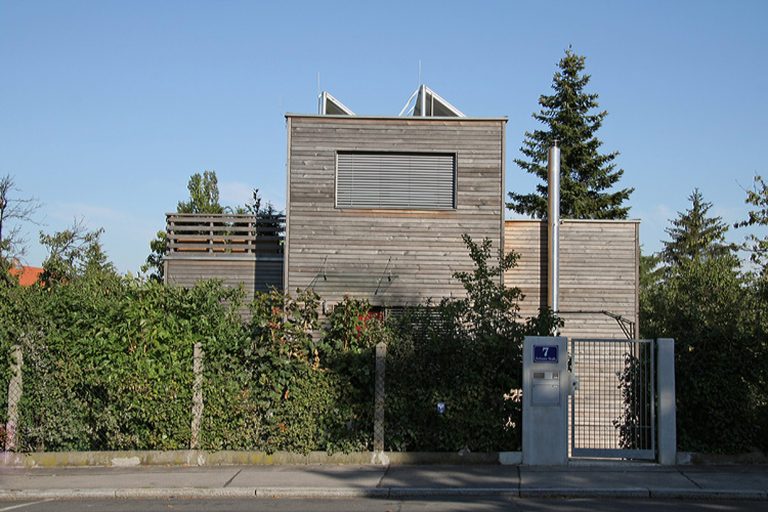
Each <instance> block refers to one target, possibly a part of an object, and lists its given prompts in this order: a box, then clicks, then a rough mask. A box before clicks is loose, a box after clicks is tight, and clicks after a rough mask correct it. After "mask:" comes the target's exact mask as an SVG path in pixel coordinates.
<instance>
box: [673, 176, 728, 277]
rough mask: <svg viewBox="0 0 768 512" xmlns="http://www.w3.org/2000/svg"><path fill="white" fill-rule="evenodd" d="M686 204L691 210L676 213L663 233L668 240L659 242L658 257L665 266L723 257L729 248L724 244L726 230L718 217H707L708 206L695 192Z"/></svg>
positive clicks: (725, 226) (710, 205)
mask: <svg viewBox="0 0 768 512" xmlns="http://www.w3.org/2000/svg"><path fill="white" fill-rule="evenodd" d="M688 200H689V201H690V202H691V207H690V208H688V209H687V210H685V211H684V212H678V214H677V218H676V219H673V220H671V221H670V223H671V224H672V225H671V226H670V227H668V228H667V229H665V231H666V232H667V234H668V235H669V240H668V241H665V242H663V244H664V249H663V250H662V251H661V257H662V259H663V260H664V262H665V263H666V264H667V265H680V264H683V263H686V262H691V261H699V260H703V259H705V258H712V257H720V256H727V255H730V254H732V252H733V248H732V247H731V246H730V245H728V244H726V242H725V233H726V232H727V231H728V226H727V225H726V224H725V223H724V222H723V220H722V219H721V218H720V217H710V216H708V213H709V210H710V208H712V203H709V202H707V201H704V198H703V197H702V195H701V192H699V189H694V190H693V192H692V193H691V195H690V196H688Z"/></svg>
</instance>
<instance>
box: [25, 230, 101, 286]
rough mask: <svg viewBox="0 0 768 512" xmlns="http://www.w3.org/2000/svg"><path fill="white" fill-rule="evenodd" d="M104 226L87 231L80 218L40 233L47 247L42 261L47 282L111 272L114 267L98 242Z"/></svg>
mask: <svg viewBox="0 0 768 512" xmlns="http://www.w3.org/2000/svg"><path fill="white" fill-rule="evenodd" d="M103 233H104V230H103V229H97V230H95V231H87V230H86V229H85V228H84V226H83V224H82V223H81V222H77V221H76V222H75V223H74V225H73V226H72V227H71V228H69V229H65V230H64V231H59V232H56V233H54V234H52V235H46V234H45V233H40V244H41V245H43V246H45V247H46V248H47V249H48V256H47V257H46V259H45V261H44V262H43V269H44V272H43V275H42V281H43V283H45V284H46V286H53V285H55V284H58V283H62V282H68V281H72V280H74V279H77V278H78V277H82V276H85V275H94V274H100V275H104V274H114V273H115V267H114V265H112V263H110V262H109V260H108V259H107V255H106V253H105V252H104V249H103V248H102V246H101V240H100V239H101V235H102V234H103Z"/></svg>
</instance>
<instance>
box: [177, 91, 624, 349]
mask: <svg viewBox="0 0 768 512" xmlns="http://www.w3.org/2000/svg"><path fill="white" fill-rule="evenodd" d="M319 100H320V104H319V108H318V114H313V115H309V114H287V115H286V127H287V162H286V180H287V195H286V197H287V204H286V216H285V235H284V240H283V242H282V244H281V243H279V242H278V238H279V236H278V235H279V233H278V232H277V231H271V232H269V233H261V235H260V231H259V230H260V229H263V228H260V227H259V226H258V222H257V220H256V219H253V218H250V220H249V219H248V218H234V217H233V216H228V217H227V218H224V217H222V216H218V217H215V218H214V217H213V216H210V215H209V216H203V217H204V218H203V217H200V218H194V217H191V216H182V215H180V214H169V215H168V232H169V238H170V244H169V252H168V254H167V257H166V280H167V282H169V283H176V284H180V285H189V284H191V283H193V282H194V281H195V280H197V279H200V278H203V277H219V278H222V279H224V281H225V282H227V283H230V284H233V285H234V284H238V283H244V284H245V286H246V288H247V289H248V290H249V291H250V292H251V293H252V292H253V291H254V290H259V289H265V288H267V287H268V286H276V287H282V288H284V289H286V290H288V291H290V292H295V291H296V290H297V289H298V290H303V289H307V288H312V289H314V290H315V291H316V292H317V293H318V294H319V295H320V297H321V300H322V301H323V302H322V303H323V312H325V313H327V312H328V311H329V309H330V308H332V307H333V305H334V304H335V303H337V302H338V301H340V300H342V299H343V297H344V296H351V297H356V298H360V299H366V300H368V301H369V302H370V303H371V304H372V305H373V306H374V307H375V308H376V309H378V310H382V311H386V310H389V309H398V308H402V307H403V306H406V305H409V304H417V303H421V302H423V301H425V300H426V299H430V298H431V299H435V300H439V299H441V298H443V297H460V296H462V295H463V294H464V290H463V287H462V286H461V284H460V283H459V282H458V281H457V280H455V279H453V277H452V276H453V274H454V273H455V272H458V271H469V270H471V269H472V268H473V264H472V261H471V259H470V258H469V255H468V251H467V248H466V246H465V244H464V242H463V241H462V235H463V234H465V233H466V234H469V235H470V236H471V237H472V238H473V239H474V240H476V241H479V240H481V239H483V238H488V239H490V240H491V241H492V243H493V246H494V247H497V248H498V247H504V249H505V250H506V251H511V250H514V251H516V252H518V253H519V254H520V256H521V257H520V259H519V266H518V267H517V268H514V269H512V270H511V271H509V272H507V273H506V275H505V276H503V279H504V282H505V283H506V284H508V285H510V286H520V287H521V288H522V290H523V292H524V293H525V294H526V299H525V300H524V301H523V303H522V304H521V306H522V310H521V313H522V314H523V315H524V316H530V315H535V314H536V313H537V311H538V309H539V308H540V307H542V306H545V305H546V304H547V299H548V297H547V287H548V278H547V225H546V223H545V222H542V221H538V220H522V221H518V220H512V221H505V190H506V187H505V148H506V140H505V131H506V124H507V119H506V118H504V117H496V118H476V117H467V116H465V115H464V114H463V113H462V112H461V111H460V110H459V109H457V108H456V107H454V106H453V105H451V104H450V103H449V102H448V101H446V100H445V99H444V98H442V97H440V96H439V95H438V94H437V93H435V92H434V91H432V90H431V89H430V88H428V87H426V86H423V85H422V86H420V87H419V88H418V89H417V91H416V92H414V94H413V95H412V96H411V98H410V99H409V102H408V104H407V105H406V108H404V109H403V112H401V115H398V116H359V115H355V114H354V112H352V110H350V109H349V108H348V107H346V106H345V105H344V104H343V103H341V102H340V101H339V100H337V99H336V98H334V97H333V96H331V95H330V94H328V93H322V94H321V95H320V98H319ZM409 106H410V109H409V108H408V107H409ZM262 221H264V220H263V219H262ZM560 231H561V235H560V240H561V249H560V269H561V270H560V283H561V284H560V294H559V298H560V313H561V315H562V316H563V317H564V318H565V320H566V326H565V329H564V330H563V334H565V335H573V336H600V337H617V338H621V337H625V336H627V337H632V336H634V333H635V332H636V330H637V318H638V288H639V271H638V259H639V249H638V247H639V245H638V223H637V222H636V221H569V220H566V221H563V222H562V223H561V230H560ZM260 236H261V238H260ZM264 236H266V238H265V237H264ZM278 273H280V276H279V277H278V276H277V274H278Z"/></svg>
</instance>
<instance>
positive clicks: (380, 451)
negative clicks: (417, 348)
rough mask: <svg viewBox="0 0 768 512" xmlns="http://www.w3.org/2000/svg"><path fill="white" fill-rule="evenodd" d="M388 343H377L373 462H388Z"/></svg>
mask: <svg viewBox="0 0 768 512" xmlns="http://www.w3.org/2000/svg"><path fill="white" fill-rule="evenodd" d="M386 363H387V344H386V343H384V342H381V343H378V344H377V345H376V385H375V391H374V393H375V396H374V405H373V461H372V462H373V463H374V464H387V463H388V462H389V461H388V459H387V457H386V455H384V376H385V373H386V368H387V364H386Z"/></svg>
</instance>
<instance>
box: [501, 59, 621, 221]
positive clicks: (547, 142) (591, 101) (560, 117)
mask: <svg viewBox="0 0 768 512" xmlns="http://www.w3.org/2000/svg"><path fill="white" fill-rule="evenodd" d="M584 60H585V58H584V57H583V56H580V55H576V54H575V53H573V51H571V49H570V48H568V50H566V52H565V57H563V58H562V59H561V60H560V63H559V70H558V71H557V72H556V73H555V76H554V79H553V83H552V88H553V89H554V94H552V95H551V96H541V97H540V98H539V104H540V105H541V107H542V109H541V111H540V112H539V113H538V114H533V118H534V119H536V120H537V121H540V122H541V123H542V124H544V125H545V128H543V129H541V130H535V131H534V132H533V133H531V132H526V133H525V140H524V141H523V147H521V148H520V151H521V152H522V153H523V155H524V156H525V158H526V159H516V160H515V163H516V164H517V165H518V166H519V167H520V168H522V169H523V170H524V171H526V172H529V173H531V174H535V175H536V176H538V177H539V178H541V180H542V181H543V183H541V184H539V185H537V186H536V192H534V193H531V194H517V193H515V192H510V194H509V199H510V202H509V203H507V208H509V209H511V210H514V211H516V212H518V213H522V214H527V215H532V216H533V217H536V218H545V217H546V215H547V152H548V150H549V147H550V146H551V145H552V144H553V143H554V142H555V140H557V142H558V145H559V146H560V150H561V153H560V213H561V215H562V217H563V218H573V219H625V218H626V217H627V214H628V212H629V207H626V206H622V204H623V203H624V201H626V200H627V199H628V198H629V195H630V194H631V193H632V191H633V190H634V189H632V188H624V189H620V190H617V191H613V192H612V191H610V189H611V188H612V187H613V186H614V185H615V184H616V183H617V182H618V181H619V179H620V178H621V176H622V174H623V173H624V171H623V170H622V169H616V164H615V163H614V160H615V159H616V156H617V155H618V154H619V153H618V152H613V153H608V154H600V152H599V149H600V146H601V145H602V142H601V141H600V140H598V139H597V137H596V136H595V133H596V132H597V130H598V129H599V128H600V126H601V125H602V123H603V119H604V118H605V116H606V115H608V112H606V111H604V110H603V111H596V109H597V108H598V103H597V94H594V93H587V92H585V88H586V86H587V84H588V83H589V79H590V76H589V75H587V74H584V73H583V71H584Z"/></svg>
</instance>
